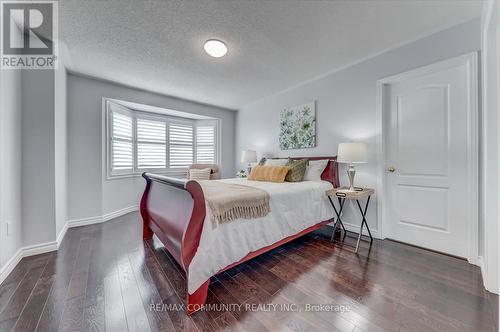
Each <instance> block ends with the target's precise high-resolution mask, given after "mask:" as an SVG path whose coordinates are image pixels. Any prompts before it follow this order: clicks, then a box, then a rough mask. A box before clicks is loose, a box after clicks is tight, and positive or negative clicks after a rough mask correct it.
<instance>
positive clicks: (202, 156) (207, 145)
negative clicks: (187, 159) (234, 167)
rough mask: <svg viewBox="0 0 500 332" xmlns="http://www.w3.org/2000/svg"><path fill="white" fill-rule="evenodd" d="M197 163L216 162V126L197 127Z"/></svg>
mask: <svg viewBox="0 0 500 332" xmlns="http://www.w3.org/2000/svg"><path fill="white" fill-rule="evenodd" d="M196 163H198V164H215V126H214V125H203V126H197V127H196Z"/></svg>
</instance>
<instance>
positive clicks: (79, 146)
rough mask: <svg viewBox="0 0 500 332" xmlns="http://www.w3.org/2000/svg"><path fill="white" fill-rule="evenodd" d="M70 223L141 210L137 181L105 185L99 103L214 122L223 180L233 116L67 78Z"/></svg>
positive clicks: (228, 169)
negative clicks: (216, 120) (152, 108)
mask: <svg viewBox="0 0 500 332" xmlns="http://www.w3.org/2000/svg"><path fill="white" fill-rule="evenodd" d="M67 89H68V90H67V93H68V97H67V98H68V128H67V130H68V219H69V220H78V219H84V218H92V217H99V216H102V215H106V214H109V213H112V212H115V211H119V210H121V209H125V208H128V207H131V206H134V205H138V204H139V198H140V195H141V194H142V191H143V189H144V180H143V179H142V178H141V177H131V178H123V179H112V180H106V172H105V164H104V162H103V160H104V157H105V156H104V150H103V147H104V137H103V128H102V125H103V113H102V98H103V97H108V98H115V99H120V100H125V101H131V102H136V103H141V104H146V105H151V106H157V107H163V108H169V109H175V110H179V111H184V112H189V113H194V114H200V115H206V116H211V117H216V118H219V119H221V120H222V132H221V135H222V137H221V141H222V146H221V157H222V159H221V168H222V176H223V177H230V176H233V174H234V170H235V167H234V165H235V164H234V161H235V157H234V151H235V148H234V127H235V112H234V111H231V110H226V109H222V108H218V107H214V106H209V105H204V104H199V103H195V102H191V101H187V100H182V99H177V98H173V97H168V96H165V95H160V94H155V93H150V92H147V91H143V90H138V89H134V88H130V87H127V86H123V85H119V84H115V83H111V82H106V81H102V80H97V79H93V78H89V77H84V76H80V75H74V74H70V75H68V83H67Z"/></svg>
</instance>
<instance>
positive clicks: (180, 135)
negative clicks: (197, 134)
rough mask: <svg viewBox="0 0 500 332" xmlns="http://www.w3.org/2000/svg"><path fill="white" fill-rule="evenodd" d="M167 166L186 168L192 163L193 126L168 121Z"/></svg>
mask: <svg viewBox="0 0 500 332" xmlns="http://www.w3.org/2000/svg"><path fill="white" fill-rule="evenodd" d="M168 132H169V167H170V168H186V167H189V166H190V165H192V164H193V126H192V125H190V124H181V123H172V122H171V123H169V126H168Z"/></svg>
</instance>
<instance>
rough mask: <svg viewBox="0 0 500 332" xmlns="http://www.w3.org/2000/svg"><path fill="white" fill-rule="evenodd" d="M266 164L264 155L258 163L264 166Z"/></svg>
mask: <svg viewBox="0 0 500 332" xmlns="http://www.w3.org/2000/svg"><path fill="white" fill-rule="evenodd" d="M265 164H266V157H262V158H261V159H260V161H259V163H258V164H257V165H259V166H264V165H265Z"/></svg>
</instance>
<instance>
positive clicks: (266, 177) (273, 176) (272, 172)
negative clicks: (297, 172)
mask: <svg viewBox="0 0 500 332" xmlns="http://www.w3.org/2000/svg"><path fill="white" fill-rule="evenodd" d="M288 170H289V168H288V167H287V166H255V167H254V168H252V171H251V172H250V175H249V176H248V180H253V181H267V182H285V177H286V174H287V173H288Z"/></svg>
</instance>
